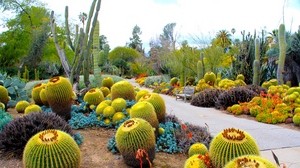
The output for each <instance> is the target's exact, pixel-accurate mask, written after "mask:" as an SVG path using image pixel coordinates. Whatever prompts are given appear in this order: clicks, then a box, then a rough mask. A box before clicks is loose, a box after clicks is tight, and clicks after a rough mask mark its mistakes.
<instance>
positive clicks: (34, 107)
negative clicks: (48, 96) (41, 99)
mask: <svg viewBox="0 0 300 168" xmlns="http://www.w3.org/2000/svg"><path fill="white" fill-rule="evenodd" d="M40 112H42V108H41V107H40V106H39V105H36V104H31V105H29V106H27V107H26V108H25V110H24V114H25V115H28V114H30V113H40Z"/></svg>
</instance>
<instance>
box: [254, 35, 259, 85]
mask: <svg viewBox="0 0 300 168" xmlns="http://www.w3.org/2000/svg"><path fill="white" fill-rule="evenodd" d="M259 59H260V50H259V39H258V38H257V39H255V60H254V62H253V81H252V83H253V85H259V78H260V77H259V69H260V60H259Z"/></svg>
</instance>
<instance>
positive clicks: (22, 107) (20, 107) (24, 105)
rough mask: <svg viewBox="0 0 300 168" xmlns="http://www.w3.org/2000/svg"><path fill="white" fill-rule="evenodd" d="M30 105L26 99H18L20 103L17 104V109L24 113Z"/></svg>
mask: <svg viewBox="0 0 300 168" xmlns="http://www.w3.org/2000/svg"><path fill="white" fill-rule="evenodd" d="M29 105H30V103H29V102H28V101H26V100H21V101H18V103H17V104H16V107H15V109H16V111H17V112H18V113H24V111H25V109H26V108H27V107H28V106H29Z"/></svg>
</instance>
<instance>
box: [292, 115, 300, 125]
mask: <svg viewBox="0 0 300 168" xmlns="http://www.w3.org/2000/svg"><path fill="white" fill-rule="evenodd" d="M293 123H294V124H295V125H297V126H300V113H296V114H295V115H294V116H293Z"/></svg>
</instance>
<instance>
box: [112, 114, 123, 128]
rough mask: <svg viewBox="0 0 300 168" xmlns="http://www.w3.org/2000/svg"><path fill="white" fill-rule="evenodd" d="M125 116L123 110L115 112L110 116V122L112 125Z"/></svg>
mask: <svg viewBox="0 0 300 168" xmlns="http://www.w3.org/2000/svg"><path fill="white" fill-rule="evenodd" d="M125 118H126V115H125V114H124V113H123V112H116V113H115V114H114V115H113V117H112V122H113V124H114V125H116V124H118V123H119V122H120V121H122V120H123V119H125Z"/></svg>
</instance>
